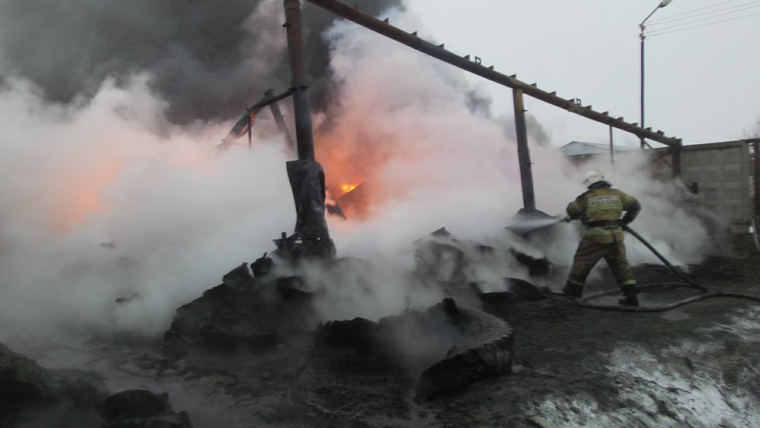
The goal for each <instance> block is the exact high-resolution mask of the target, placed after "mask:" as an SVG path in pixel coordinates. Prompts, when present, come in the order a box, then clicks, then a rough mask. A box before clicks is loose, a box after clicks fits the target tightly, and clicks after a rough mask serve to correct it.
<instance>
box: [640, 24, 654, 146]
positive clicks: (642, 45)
mask: <svg viewBox="0 0 760 428" xmlns="http://www.w3.org/2000/svg"><path fill="white" fill-rule="evenodd" d="M650 16H651V14H650ZM639 37H640V38H641V127H642V128H644V129H646V126H645V125H644V23H642V24H641V34H639ZM640 141H641V148H642V149H643V148H644V147H645V146H646V141H644V137H643V136H642V137H641V139H640Z"/></svg>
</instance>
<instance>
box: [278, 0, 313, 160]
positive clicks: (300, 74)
mask: <svg viewBox="0 0 760 428" xmlns="http://www.w3.org/2000/svg"><path fill="white" fill-rule="evenodd" d="M283 5H284V6H285V28H286V30H287V36H288V55H289V58H290V72H291V74H292V78H293V108H294V111H295V116H296V140H297V147H298V159H299V160H314V137H313V135H312V128H311V111H310V108H309V105H310V102H309V92H308V89H309V87H308V86H307V85H306V66H305V61H304V43H303V32H302V29H301V2H300V0H284V2H283Z"/></svg>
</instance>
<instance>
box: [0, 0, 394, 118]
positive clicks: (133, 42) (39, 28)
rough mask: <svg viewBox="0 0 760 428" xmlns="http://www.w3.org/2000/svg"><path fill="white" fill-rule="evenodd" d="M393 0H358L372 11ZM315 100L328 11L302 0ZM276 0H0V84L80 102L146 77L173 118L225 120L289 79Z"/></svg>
mask: <svg viewBox="0 0 760 428" xmlns="http://www.w3.org/2000/svg"><path fill="white" fill-rule="evenodd" d="M401 3H402V0H369V1H367V0H363V1H361V2H359V3H356V5H357V6H358V7H359V8H360V9H361V10H363V11H364V12H366V13H369V14H373V15H376V14H379V13H381V12H382V11H383V10H386V9H388V8H390V7H394V6H395V7H401V6H402V4H401ZM302 9H303V22H304V35H305V38H306V51H307V58H306V59H307V67H308V69H307V70H308V73H309V77H310V81H311V83H312V88H313V91H312V99H313V101H314V104H315V106H317V107H320V106H322V105H323V103H324V96H325V93H326V88H327V87H328V81H329V78H328V75H327V64H328V53H329V49H328V46H327V45H326V43H325V42H324V40H323V38H322V37H321V34H322V31H323V30H324V29H325V28H327V27H328V26H329V25H330V24H331V23H332V22H333V21H334V20H335V19H336V16H334V15H332V14H331V13H329V12H326V11H324V10H321V9H320V8H318V7H316V6H314V5H312V4H310V3H308V2H305V1H304V2H302ZM284 16H285V13H284V8H283V6H282V1H281V0H225V1H217V0H130V1H123V0H35V1H33V2H30V1H28V0H2V1H0V82H4V83H7V82H8V81H9V80H10V79H13V78H23V79H26V80H29V81H31V82H33V83H34V84H36V85H38V86H39V87H40V88H41V90H42V92H43V96H44V97H45V98H46V99H47V100H49V101H51V102H56V103H64V104H68V103H72V102H81V101H83V100H84V101H86V100H88V99H89V98H90V97H92V96H93V95H94V94H96V93H97V91H98V89H99V88H100V87H101V85H102V83H103V82H104V80H106V79H109V78H110V79H114V80H115V82H116V83H117V85H119V84H123V83H125V82H126V81H127V80H128V79H129V78H130V77H131V76H133V75H134V74H136V73H147V74H148V76H149V79H150V80H149V86H150V88H151V90H152V91H153V92H154V93H155V94H156V95H157V96H158V97H160V98H161V99H163V100H164V101H166V102H167V103H168V108H167V117H168V119H169V120H170V121H172V122H174V123H188V122H191V121H193V120H204V121H205V120H214V119H229V118H232V117H237V116H239V114H240V112H241V110H242V109H243V108H244V107H246V106H248V105H250V104H252V103H253V102H255V101H257V100H258V99H259V98H260V97H261V96H263V93H264V91H266V90H267V89H269V88H273V89H275V90H277V91H279V90H284V89H286V88H287V87H288V86H289V85H290V73H289V68H288V63H287V48H286V36H285V30H284V29H283V28H282V27H281V26H282V24H283V23H284V21H285V17H284Z"/></svg>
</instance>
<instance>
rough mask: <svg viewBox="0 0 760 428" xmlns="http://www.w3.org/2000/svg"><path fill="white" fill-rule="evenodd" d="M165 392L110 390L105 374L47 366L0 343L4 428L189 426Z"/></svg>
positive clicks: (0, 414) (0, 411) (0, 419)
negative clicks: (107, 388) (175, 409)
mask: <svg viewBox="0 0 760 428" xmlns="http://www.w3.org/2000/svg"><path fill="white" fill-rule="evenodd" d="M168 397H169V395H168V394H166V393H163V394H156V393H154V392H151V391H148V390H139V389H135V390H126V391H121V392H118V393H116V394H111V395H109V393H108V391H107V390H106V388H105V386H104V382H103V379H102V378H100V377H98V376H96V375H94V374H91V373H85V372H80V371H78V370H66V371H63V370H58V371H55V370H46V369H44V368H42V367H40V366H39V365H38V364H37V363H36V362H34V361H33V360H31V359H29V358H27V357H25V356H23V355H21V354H18V353H16V352H13V351H11V350H10V349H8V347H6V346H5V345H3V344H0V426H3V427H7V428H23V427H41V426H45V427H47V426H70V427H75V426H76V427H101V428H117V427H134V428H148V427H157V426H161V427H166V428H192V424H191V422H190V417H189V416H188V414H187V413H186V412H184V411H182V412H175V411H174V410H173V409H172V407H171V406H170V405H169V403H168Z"/></svg>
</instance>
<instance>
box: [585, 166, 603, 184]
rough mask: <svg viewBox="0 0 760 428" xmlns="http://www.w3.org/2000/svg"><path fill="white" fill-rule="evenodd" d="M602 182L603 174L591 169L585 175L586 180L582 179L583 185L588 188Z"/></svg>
mask: <svg viewBox="0 0 760 428" xmlns="http://www.w3.org/2000/svg"><path fill="white" fill-rule="evenodd" d="M602 180H604V173H603V172H602V171H599V170H598V169H592V170H591V171H589V172H587V173H586V178H584V179H583V185H584V186H586V187H589V186H591V185H592V184H594V183H598V182H600V181H602Z"/></svg>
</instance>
